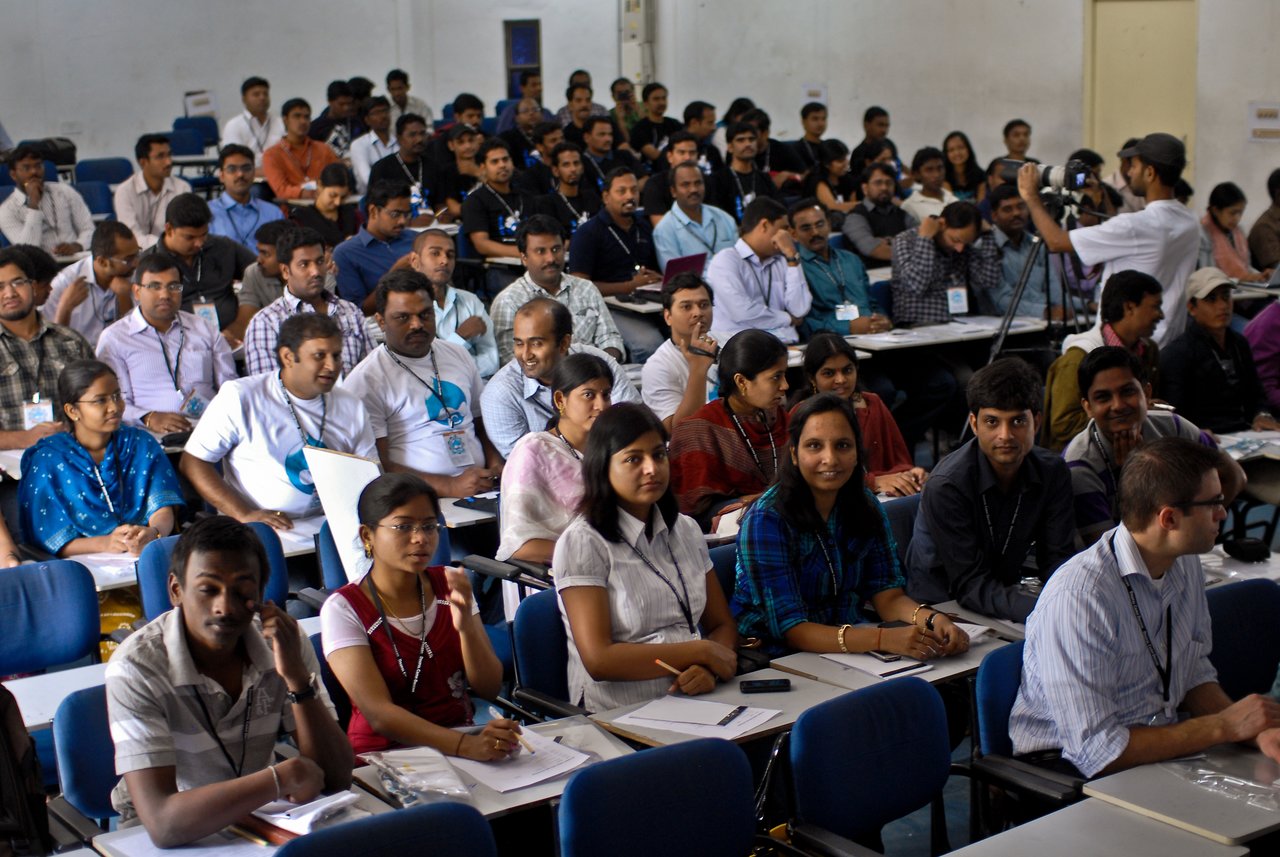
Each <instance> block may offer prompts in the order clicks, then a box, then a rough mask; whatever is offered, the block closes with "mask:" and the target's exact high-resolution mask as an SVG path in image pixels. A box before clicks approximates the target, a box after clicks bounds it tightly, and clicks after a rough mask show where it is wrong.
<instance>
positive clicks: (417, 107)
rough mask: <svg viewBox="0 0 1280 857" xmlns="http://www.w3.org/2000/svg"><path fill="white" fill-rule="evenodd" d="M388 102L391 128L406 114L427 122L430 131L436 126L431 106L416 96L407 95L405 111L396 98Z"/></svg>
mask: <svg viewBox="0 0 1280 857" xmlns="http://www.w3.org/2000/svg"><path fill="white" fill-rule="evenodd" d="M388 100H389V101H390V102H391V127H392V128H394V127H396V120H397V119H399V118H400V117H401V116H403V115H404V114H405V113H412V114H414V115H415V116H421V117H422V118H423V119H425V120H427V128H428V129H430V128H431V126H432V124H434V121H435V120H434V118H433V117H432V114H431V106H430V105H429V104H427V102H425V101H423V100H422V99H421V98H418V97H417V96H416V95H406V96H405V97H404V108H403V109H401V107H400V105H399V104H396V102H395V99H394V98H393V99H388ZM513 115H514V114H513ZM498 130H499V131H501V130H502V129H501V128H499V129H498Z"/></svg>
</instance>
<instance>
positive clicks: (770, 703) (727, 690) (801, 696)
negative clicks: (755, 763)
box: [591, 669, 848, 747]
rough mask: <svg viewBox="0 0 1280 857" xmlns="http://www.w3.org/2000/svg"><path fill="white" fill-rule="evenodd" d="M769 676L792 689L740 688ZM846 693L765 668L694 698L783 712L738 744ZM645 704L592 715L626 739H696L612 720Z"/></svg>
mask: <svg viewBox="0 0 1280 857" xmlns="http://www.w3.org/2000/svg"><path fill="white" fill-rule="evenodd" d="M770 678H785V679H790V680H791V690H789V691H787V692H785V693H743V692H742V691H740V690H738V682H740V681H744V680H755V679H770ZM847 692H848V691H846V690H845V689H844V688H839V687H836V686H835V685H832V684H826V683H824V682H820V681H814V680H813V679H809V678H805V677H803V676H799V675H795V674H793V673H786V672H782V671H781V670H775V669H763V670H756V671H755V672H752V673H747V674H746V675H740V676H735V677H734V678H732V679H730V680H729V681H727V682H724V683H723V684H721V685H720V686H719V687H717V688H716V689H715V690H713V691H712V692H711V693H707V694H703V695H701V696H696V697H694V699H702V700H707V701H708V702H723V703H726V704H728V705H750V706H753V707H755V708H772V709H781V712H782V713H781V714H776V715H774V716H773V717H772V718H770V719H769V720H767V721H765V722H764V723H762V724H760V725H759V726H758V727H756V728H755V729H752V730H751V731H750V732H747V733H746V734H744V735H740V736H739V737H737V738H735V739H734V742H735V743H739V744H741V743H744V742H746V741H751V740H754V739H756V738H764V737H767V736H770V735H776V734H777V733H779V732H785V731H787V730H788V729H790V728H791V727H792V726H793V725H794V724H795V722H796V719H797V718H798V717H799V716H800V715H801V714H804V713H805V712H806V711H808V710H809V709H810V708H813V707H814V706H815V705H818V704H820V703H823V702H826V701H827V700H829V699H835V698H836V697H837V696H843V695H844V694H845V693H847ZM646 704H647V703H643V702H638V703H636V704H634V705H624V706H622V707H621V708H614V709H611V710H609V711H601V712H597V713H596V714H593V715H591V719H592V720H594V721H595V722H597V723H599V724H600V725H601V726H603V727H604V728H605V729H608V730H609V731H610V732H612V733H614V734H615V735H621V736H622V737H623V738H627V739H629V740H632V741H637V742H639V743H641V744H647V745H649V746H650V747H665V746H667V745H669V744H679V743H681V742H684V741H693V740H694V739H695V738H696V736H694V735H688V734H686V733H683V732H673V731H671V730H668V729H653V728H648V727H642V726H634V725H631V724H616V723H614V722H613V721H615V720H617V719H618V718H619V717H622V716H623V715H626V714H630V713H631V712H632V711H635V710H636V709H637V708H640V707H642V706H644V705H646Z"/></svg>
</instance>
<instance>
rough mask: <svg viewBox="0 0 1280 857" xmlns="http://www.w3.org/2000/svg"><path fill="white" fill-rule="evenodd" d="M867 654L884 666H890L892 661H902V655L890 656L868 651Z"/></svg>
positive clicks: (885, 653) (884, 653) (886, 653)
mask: <svg viewBox="0 0 1280 857" xmlns="http://www.w3.org/2000/svg"><path fill="white" fill-rule="evenodd" d="M867 654H868V655H871V657H873V658H875V659H876V660H877V661H882V662H884V663H886V664H891V663H893V662H894V661H900V660H902V655H891V654H889V653H888V652H876V651H870V652H867Z"/></svg>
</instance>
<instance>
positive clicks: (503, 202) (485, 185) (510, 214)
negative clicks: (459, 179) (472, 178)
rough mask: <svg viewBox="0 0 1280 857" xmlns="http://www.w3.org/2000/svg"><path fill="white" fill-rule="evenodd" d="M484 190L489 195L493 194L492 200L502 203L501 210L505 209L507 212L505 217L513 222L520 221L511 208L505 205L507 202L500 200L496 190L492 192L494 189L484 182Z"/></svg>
mask: <svg viewBox="0 0 1280 857" xmlns="http://www.w3.org/2000/svg"><path fill="white" fill-rule="evenodd" d="M484 189H485V190H487V191H489V193H491V194H493V198H494V199H496V200H497V201H498V202H500V203H502V207H503V208H505V209H506V210H507V215H508V216H509V217H510V218H511V219H512V220H513V221H515V220H519V219H520V215H518V214H516V213H515V212H514V211H513V210H512V209H511V206H509V205H507V201H506V200H505V199H503V198H502V194H500V193H498V192H497V191H496V190H494V189H493V188H492V187H491V186H490V185H489V183H488V182H484Z"/></svg>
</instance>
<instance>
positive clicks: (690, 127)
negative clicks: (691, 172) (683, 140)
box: [684, 101, 724, 176]
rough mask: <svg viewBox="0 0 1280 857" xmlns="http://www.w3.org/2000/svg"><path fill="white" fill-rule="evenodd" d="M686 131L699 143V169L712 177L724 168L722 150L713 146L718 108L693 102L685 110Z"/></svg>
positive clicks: (701, 102)
mask: <svg viewBox="0 0 1280 857" xmlns="http://www.w3.org/2000/svg"><path fill="white" fill-rule="evenodd" d="M684 130H686V131H688V132H689V133H690V134H692V135H693V139H695V140H697V141H698V169H700V170H702V174H703V175H704V176H710V175H711V174H712V173H714V172H715V171H716V170H718V169H720V168H721V167H723V166H724V158H722V157H720V150H719V149H717V148H716V147H715V146H713V145H711V135H712V134H714V133H715V132H716V108H715V107H714V106H713V105H710V104H708V103H707V102H705V101H691V102H689V104H688V105H687V106H686V107H685V108H684Z"/></svg>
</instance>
